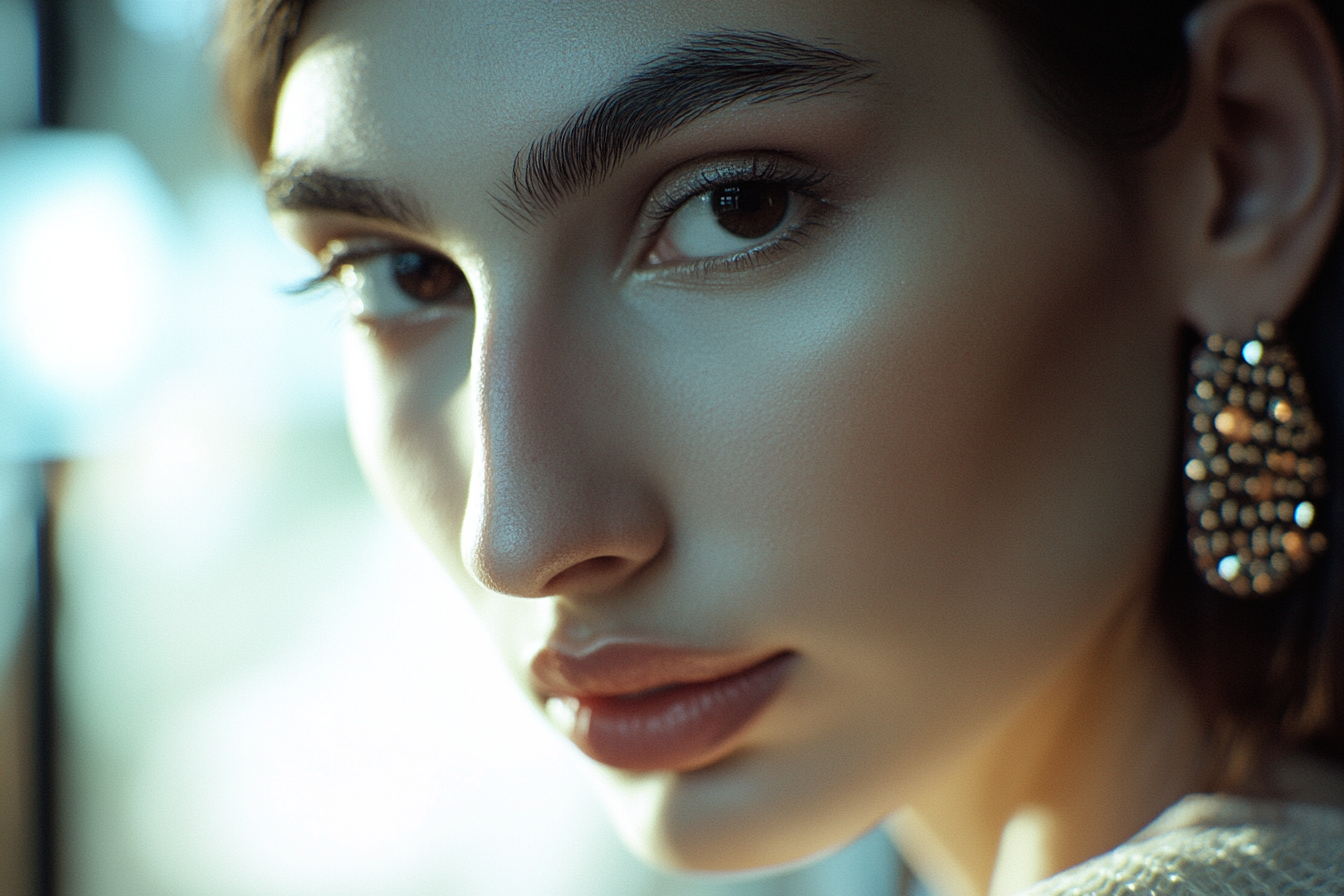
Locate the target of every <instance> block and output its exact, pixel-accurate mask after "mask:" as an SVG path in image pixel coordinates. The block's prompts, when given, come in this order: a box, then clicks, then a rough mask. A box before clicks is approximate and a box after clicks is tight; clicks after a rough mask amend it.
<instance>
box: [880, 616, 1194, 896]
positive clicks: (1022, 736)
mask: <svg viewBox="0 0 1344 896" xmlns="http://www.w3.org/2000/svg"><path fill="white" fill-rule="evenodd" d="M1124 603H1125V606H1126V609H1125V610H1124V611H1122V612H1121V613H1120V614H1119V615H1118V616H1117V617H1116V618H1115V619H1114V620H1112V622H1111V624H1110V625H1108V626H1105V627H1103V629H1102V630H1101V631H1099V632H1098V634H1097V636H1096V637H1095V638H1093V639H1092V640H1091V641H1089V642H1088V644H1087V645H1086V646H1085V649H1083V650H1081V651H1079V652H1078V654H1076V655H1075V656H1073V657H1071V658H1069V659H1068V660H1067V661H1066V662H1065V663H1064V664H1062V665H1061V667H1060V668H1059V669H1058V670H1056V671H1055V673H1054V674H1052V675H1051V676H1049V677H1048V680H1047V681H1046V682H1045V684H1044V686H1043V687H1042V688H1040V689H1039V690H1038V691H1037V692H1036V693H1035V694H1034V695H1033V697H1032V699H1030V700H1029V701H1027V702H1026V703H1025V704H1024V705H1022V706H1021V707H1020V708H1019V709H1018V711H1017V712H1015V713H1014V714H1012V715H1011V717H1009V718H1008V719H1007V721H1006V722H1005V723H1004V724H1002V725H999V726H998V727H997V728H996V729H995V730H994V731H993V733H992V734H991V735H990V736H989V737H987V738H986V739H985V740H984V741H983V742H982V743H980V744H979V745H977V746H976V747H975V748H974V749H972V750H971V751H969V752H968V754H967V755H965V756H964V757H962V758H960V759H959V760H958V761H956V762H954V763H952V764H951V765H950V767H949V768H948V770H947V772H946V773H944V774H942V775H940V776H938V779H937V780H936V781H935V782H934V783H933V785H932V786H930V787H929V788H928V789H927V790H925V791H924V792H922V793H921V794H920V795H919V797H918V798H917V799H915V800H914V801H912V802H911V804H910V805H909V806H908V807H907V808H906V809H904V810H902V811H901V812H900V813H899V814H898V815H897V816H895V817H893V819H892V821H891V824H890V826H891V829H892V833H893V835H894V836H895V838H896V839H897V840H898V841H899V842H900V845H901V850H902V852H903V854H904V855H905V856H906V857H907V858H908V859H909V860H910V862H911V864H912V865H913V866H914V867H915V868H916V869H917V870H918V871H919V872H920V874H921V876H922V877H924V879H925V880H927V881H928V882H929V883H930V885H932V886H933V887H934V889H935V890H936V891H937V892H939V893H940V894H946V896H983V894H986V893H988V894H990V896H1006V894H1009V893H1014V892H1017V891H1018V890H1020V889H1022V888H1024V887H1026V886H1029V885H1030V884H1032V883H1034V882H1036V881H1038V880H1041V879H1043V878H1045V877H1049V876H1050V875H1052V874H1054V873H1056V872H1058V871H1061V870H1063V869H1065V868H1068V867H1070V866H1072V865H1076V864H1078V863H1079V862H1081V861H1083V860H1085V859H1088V858H1091V857H1092V856H1095V855H1098V854H1100V853H1103V852H1106V851H1107V850H1109V849H1111V848H1113V847H1115V846H1117V845H1118V844H1120V843H1122V842H1124V841H1125V840H1127V839H1129V838H1130V837H1131V836H1133V835H1134V834H1135V833H1136V832H1138V831H1139V830H1140V829H1141V828H1143V827H1144V825H1146V824H1147V823H1148V822H1150V821H1152V819H1153V818H1155V817H1156V816H1157V815H1158V814H1160V813H1161V811H1162V810H1163V809H1165V808H1166V807H1167V806H1169V805H1170V804H1171V803H1173V802H1175V801H1176V800H1177V799H1179V798H1180V797H1181V796H1183V795H1185V794H1186V793H1189V792H1191V791H1193V790H1197V789H1199V788H1200V787H1201V785H1202V784H1203V782H1204V781H1205V780H1207V777H1208V772H1209V768H1210V754H1209V746H1208V743H1207V741H1206V739H1205V737H1204V732H1203V726H1202V725H1201V724H1200V721H1199V713H1198V710H1197V708H1196V707H1195V705H1194V703H1193V701H1192V699H1191V697H1190V695H1189V693H1188V690H1187V688H1186V687H1185V685H1184V683H1183V681H1182V680H1181V677H1180V675H1179V673H1178V672H1177V670H1176V669H1175V668H1174V667H1173V665H1172V663H1171V661H1170V659H1169V658H1168V656H1167V652H1166V649H1165V647H1164V645H1163V644H1162V643H1161V638H1160V636H1159V634H1158V632H1156V631H1155V630H1154V628H1153V626H1152V624H1151V623H1150V622H1149V620H1148V613H1147V604H1146V601H1143V600H1130V601H1126V602H1124Z"/></svg>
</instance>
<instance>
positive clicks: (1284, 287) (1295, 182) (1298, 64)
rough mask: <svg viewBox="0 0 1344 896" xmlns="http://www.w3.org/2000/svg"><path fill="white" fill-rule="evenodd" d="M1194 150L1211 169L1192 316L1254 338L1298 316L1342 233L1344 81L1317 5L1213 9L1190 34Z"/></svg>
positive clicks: (1252, 2)
mask: <svg viewBox="0 0 1344 896" xmlns="http://www.w3.org/2000/svg"><path fill="white" fill-rule="evenodd" d="M1188 31H1189V45H1190V56H1191V67H1190V87H1189V99H1188V106H1187V109H1186V114H1185V116H1184V118H1183V124H1182V127H1181V129H1190V130H1192V131H1193V134H1190V135H1188V136H1193V140H1190V141H1184V145H1185V146H1186V147H1188V148H1192V149H1194V150H1195V151H1196V152H1197V153H1199V154H1201V155H1202V156H1203V158H1204V161H1203V164H1202V165H1201V166H1199V167H1200V168H1202V170H1203V171H1204V172H1206V173H1207V175H1206V180H1205V186H1206V189H1203V190H1200V191H1199V194H1200V201H1201V203H1202V204H1203V208H1201V209H1200V214H1199V215H1198V216H1196V217H1193V218H1187V219H1186V220H1187V221H1188V222H1189V223H1190V225H1191V226H1192V227H1197V228H1198V232H1195V233H1191V234H1188V236H1189V237H1190V239H1189V241H1188V242H1187V246H1189V247H1190V249H1191V250H1192V256H1191V257H1190V258H1189V259H1188V261H1189V262H1191V264H1190V266H1189V268H1188V274H1189V280H1188V282H1187V289H1186V290H1185V296H1184V300H1185V309H1184V310H1185V313H1186V315H1187V317H1188V318H1189V320H1190V322H1191V323H1192V324H1194V325H1195V326H1196V327H1197V328H1198V329H1200V330H1202V331H1203V332H1220V333H1226V334H1228V335H1236V334H1241V335H1245V334H1249V333H1250V332H1251V331H1252V330H1253V328H1254V326H1255V323H1256V322H1257V321H1260V320H1277V319H1282V318H1283V317H1285V316H1287V315H1288V314H1289V313H1290V312H1291V311H1292V308H1293V306H1294V305H1295V303H1296V301H1297V299H1298V298H1299V297H1300V296H1301V295H1302V293H1303V292H1304V291H1305V289H1306V288H1307V286H1308V285H1309V283H1310V282H1311V279H1312V277H1313V275H1314V273H1315V271H1316V268H1317V266H1318V265H1319V263H1320V259H1321V257H1322V255H1323V254H1324V252H1325V250H1326V248H1327V247H1328V246H1329V244H1330V240H1331V238H1332V236H1333V235H1334V233H1335V229H1336V227H1337V226H1338V217H1339V205H1340V199H1341V180H1342V178H1344V149H1342V148H1341V144H1342V142H1344V79H1342V78H1341V73H1340V72H1341V69H1340V60H1339V55H1338V50H1337V48H1336V46H1335V43H1334V40H1333V38H1332V36H1331V33H1330V29H1329V26H1328V25H1327V24H1326V23H1325V22H1324V21H1323V20H1322V18H1321V15H1320V13H1319V12H1318V11H1317V9H1316V8H1315V6H1314V5H1313V4H1312V3H1311V2H1309V0H1212V2H1209V3H1206V4H1205V5H1204V6H1203V7H1202V8H1201V9H1199V10H1198V11H1196V12H1195V13H1194V14H1193V15H1192V17H1191V20H1190V23H1189V29H1188Z"/></svg>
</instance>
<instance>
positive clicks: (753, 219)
mask: <svg viewBox="0 0 1344 896" xmlns="http://www.w3.org/2000/svg"><path fill="white" fill-rule="evenodd" d="M709 203H710V207H711V208H712V209H713V210H714V217H715V219H717V220H718V222H719V226H720V227H722V228H723V229H724V230H726V231H728V232H729V233H731V234H732V235H733V236H739V237H742V238H743V239H748V240H754V239H760V238H761V237H763V236H766V235H768V234H769V233H770V232H771V231H772V230H774V229H775V228H776V227H778V226H779V225H780V223H781V222H782V221H783V220H784V215H785V213H786V212H787V211H788V209H789V191H788V189H787V188H786V187H785V186H784V185H783V184H770V183H755V184H751V183H748V184H734V185H732V186H728V187H719V188H718V189H716V190H715V191H714V192H712V193H711V194H710V196H709Z"/></svg>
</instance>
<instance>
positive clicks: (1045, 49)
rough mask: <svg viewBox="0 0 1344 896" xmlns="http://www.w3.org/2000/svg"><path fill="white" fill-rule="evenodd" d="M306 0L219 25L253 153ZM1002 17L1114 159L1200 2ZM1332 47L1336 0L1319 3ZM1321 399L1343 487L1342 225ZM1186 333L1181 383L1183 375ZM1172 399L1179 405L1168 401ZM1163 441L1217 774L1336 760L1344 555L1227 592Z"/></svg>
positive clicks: (1110, 5)
mask: <svg viewBox="0 0 1344 896" xmlns="http://www.w3.org/2000/svg"><path fill="white" fill-rule="evenodd" d="M309 2H312V0H236V2H232V3H231V4H230V9H229V13H228V15H227V17H226V23H225V28H224V31H223V34H222V37H223V41H224V50H225V75H224V85H225V99H226V102H227V104H228V108H229V111H230V114H231V116H232V119H233V123H234V127H235V129H236V131H237V132H238V134H239V135H240V136H241V137H242V139H243V142H244V143H245V144H246V146H247V147H248V149H249V150H250V151H251V153H252V157H253V159H255V160H256V162H257V164H259V165H260V164H262V163H263V162H264V161H265V160H266V158H267V156H268V151H269V144H270V139H271V128H272V122H273V118H274V110H275V102H276V97H277V93H278V91H279V84H280V80H281V75H282V72H283V67H284V64H285V54H286V49H287V47H288V44H289V42H290V41H291V40H292V39H293V37H294V35H295V34H296V33H297V32H298V26H299V22H300V19H301V17H302V15H303V12H304V9H305V8H306V6H307V5H308V4H309ZM972 2H974V3H975V4H976V5H978V6H980V7H981V8H983V9H984V10H985V11H986V13H987V14H988V15H990V16H991V17H992V18H993V19H994V21H995V22H996V23H997V24H998V26H999V30H1000V33H1001V34H1002V35H1003V37H1004V39H1005V41H1006V44H1007V49H1008V54H1009V56H1010V58H1011V59H1012V60H1013V62H1014V64H1015V65H1016V66H1017V68H1018V71H1019V74H1020V76H1021V78H1022V80H1023V82H1024V83H1025V84H1027V85H1028V86H1029V87H1030V88H1031V95H1032V96H1033V97H1034V100H1035V102H1036V103H1037V105H1038V108H1039V110H1040V113H1041V114H1042V115H1043V116H1044V117H1045V119H1046V120H1048V121H1050V122H1051V123H1052V124H1053V125H1054V126H1055V127H1056V128H1057V129H1058V130H1059V131H1060V132H1061V133H1063V134H1064V135H1066V136H1067V137H1068V138H1070V139H1072V140H1074V141H1076V142H1077V143H1078V144H1080V145H1082V146H1083V147H1085V148H1087V149H1089V150H1090V151H1093V152H1095V153H1099V154H1102V155H1105V156H1110V157H1113V158H1115V159H1116V160H1122V159H1124V158H1126V157H1132V155H1133V154H1134V153H1135V152H1137V151H1139V150H1142V149H1144V148H1147V147H1150V146H1152V145H1153V144H1155V143H1156V142H1158V141H1159V140H1160V139H1161V138H1162V137H1163V136H1165V135H1166V134H1167V133H1168V132H1169V131H1170V130H1171V129H1172V128H1173V127H1174V126H1175V124H1176V122H1177V120H1178V119H1179V118H1180V115H1181V113H1182V111H1183V109H1184V105H1185V97H1186V89H1187V82H1188V75H1189V56H1188V50H1187V44H1186V33H1185V25H1186V21H1187V19H1188V18H1189V16H1190V14H1191V12H1192V11H1193V10H1194V9H1195V8H1196V7H1198V6H1199V5H1200V3H1199V0H1088V2H1079V0H972ZM1317 8H1318V9H1319V10H1320V12H1321V13H1322V15H1323V16H1324V17H1325V19H1326V20H1327V22H1328V23H1329V25H1330V27H1331V29H1332V30H1333V33H1334V35H1335V38H1336V42H1337V44H1344V3H1340V2H1338V0H1317ZM1284 331H1285V333H1286V336H1287V338H1288V341H1289V343H1290V344H1291V345H1292V346H1293V347H1294V348H1295V350H1296V352H1297V355H1298V361H1299V363H1300V365H1301V368H1302V370H1303V373H1304V375H1305V376H1306V378H1307V382H1308V384H1309V387H1310V390H1311V392H1312V395H1313V398H1314V404H1315V408H1316V414H1317V419H1318V420H1319V422H1320V424H1321V427H1322V429H1323V431H1324V437H1325V449H1324V450H1325V453H1326V461H1327V464H1328V469H1330V470H1332V471H1334V475H1335V477H1336V479H1337V481H1339V482H1340V483H1341V486H1344V246H1342V245H1341V240H1340V234H1339V231H1337V232H1336V235H1335V239H1334V241H1333V243H1332V245H1331V246H1330V249H1329V251H1328V252H1327V254H1326V257H1325V259H1324V261H1323V263H1322V265H1321V267H1320V270H1319V271H1318V273H1317V276H1316V278H1315V280H1314V282H1313V283H1312V284H1311V286H1310V287H1309V288H1308V290H1307V292H1306V293H1305V294H1304V296H1303V298H1302V300H1301V301H1300V303H1299V304H1298V306H1297V308H1296V310H1295V311H1294V312H1293V313H1292V315H1291V316H1290V318H1289V319H1288V320H1287V321H1285V322H1284ZM1196 338H1197V337H1196V336H1195V335H1194V334H1193V333H1189V332H1187V333H1186V336H1185V340H1184V344H1183V345H1182V346H1181V347H1180V348H1181V351H1180V353H1179V357H1174V358H1173V359H1172V363H1173V365H1179V368H1180V371H1181V372H1180V374H1179V376H1178V377H1177V378H1176V381H1178V382H1181V383H1184V382H1185V373H1184V370H1185V365H1186V363H1187V358H1188V357H1189V349H1190V348H1191V347H1192V346H1193V345H1194V342H1195V339H1196ZM1172 404H1173V409H1174V410H1175V409H1178V408H1180V407H1181V405H1182V402H1181V401H1180V400H1179V399H1177V397H1176V396H1173V402H1172ZM1180 449H1181V445H1180V444H1179V442H1178V443H1177V444H1173V446H1172V463H1171V466H1170V469H1171V470H1172V479H1171V483H1170V488H1171V491H1172V499H1171V501H1170V502H1169V506H1170V507H1171V508H1172V514H1171V519H1170V521H1169V527H1170V536H1171V537H1170V545H1169V550H1168V552H1167V559H1166V563H1165V574H1164V576H1163V581H1162V586H1161V587H1160V588H1159V590H1158V594H1157V598H1156V604H1155V606H1154V608H1153V611H1154V613H1155V616H1156V618H1157V619H1158V620H1159V622H1160V624H1161V625H1162V627H1163V629H1164V631H1165V633H1166V635H1167V639H1168V642H1169V646H1170V649H1171V652H1172V655H1173V656H1174V657H1175V658H1176V659H1177V661H1178V663H1179V664H1180V666H1181V667H1182V668H1183V669H1184V671H1185V673H1186V674H1187V675H1188V677H1189V680H1190V682H1191V684H1192V686H1193V688H1194V691H1195V693H1196V695H1197V697H1198V699H1199V700H1200V702H1201V704H1202V706H1203V708H1204V711H1205V712H1206V714H1207V718H1208V722H1209V725H1210V729H1211V730H1212V731H1213V732H1214V734H1215V736H1216V737H1218V738H1219V739H1220V741H1221V746H1222V749H1223V750H1224V755H1225V762H1224V767H1223V768H1222V769H1221V771H1220V776H1221V777H1220V780H1218V781H1214V782H1210V783H1211V784H1213V785H1215V786H1217V785H1229V784H1244V783H1245V782H1243V781H1241V780H1240V779H1241V778H1242V777H1243V776H1244V775H1245V774H1246V773H1247V772H1248V771H1249V770H1250V769H1251V768H1252V767H1253V765H1254V764H1255V762H1256V761H1257V760H1258V759H1259V758H1260V757H1261V756H1263V755H1264V752H1265V751H1266V750H1273V749H1286V748H1289V747H1303V748H1307V749H1314V750H1317V751H1320V752H1322V753H1325V754H1326V755H1328V756H1330V757H1332V758H1334V759H1336V760H1344V551H1341V550H1336V549H1332V550H1329V551H1328V552H1327V553H1326V555H1325V556H1324V557H1323V558H1322V559H1321V560H1320V561H1318V562H1317V564H1316V566H1315V568H1314V569H1313V570H1312V571H1311V572H1310V573H1309V574H1307V575H1306V576H1304V577H1303V578H1302V579H1301V580H1300V581H1299V582H1298V583H1296V584H1295V585H1293V586H1292V587H1291V588H1289V589H1288V590H1287V591H1286V592H1284V593H1282V594H1280V595H1277V596H1275V597H1272V598H1269V599H1260V600H1256V599H1248V600H1242V599H1236V598H1230V597H1227V596H1226V595H1223V594H1222V593H1220V592H1217V591H1215V590H1213V589H1212V588H1210V587H1209V586H1208V585H1206V584H1205V583H1204V581H1203V580H1202V579H1201V578H1200V577H1199V576H1197V575H1196V574H1195V572H1194V570H1193V567H1192V564H1191V561H1190V558H1189V556H1188V549H1187V547H1186V534H1185V526H1186V523H1185V510H1184V507H1183V506H1182V501H1181V499H1180V488H1179V482H1178V477H1177V475H1176V471H1177V470H1178V458H1179V457H1180ZM1323 503H1324V504H1325V506H1324V507H1322V509H1321V514H1320V516H1321V520H1322V528H1323V529H1324V530H1325V531H1327V532H1329V533H1331V537H1332V544H1333V545H1335V546H1338V545H1340V544H1341V542H1342V541H1344V525H1342V524H1344V487H1337V488H1335V489H1333V490H1332V493H1331V497H1330V498H1329V499H1328V500H1327V501H1325V502H1323Z"/></svg>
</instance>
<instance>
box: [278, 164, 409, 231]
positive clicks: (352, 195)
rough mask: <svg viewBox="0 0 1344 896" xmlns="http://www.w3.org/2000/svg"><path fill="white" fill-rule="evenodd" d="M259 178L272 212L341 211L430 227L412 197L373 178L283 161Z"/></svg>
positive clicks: (397, 222) (404, 225) (406, 224)
mask: <svg viewBox="0 0 1344 896" xmlns="http://www.w3.org/2000/svg"><path fill="white" fill-rule="evenodd" d="M261 178H262V186H263V187H264V188H265V191H266V206H267V207H268V208H269V209H270V210H271V211H273V212H276V211H291V212H309V211H332V212H344V213H346V214H350V215H357V216H358V217H361V218H373V219H377V220H381V221H389V222H392V223H394V224H400V225H401V226H403V227H405V228H407V229H409V230H421V231H423V230H428V229H429V218H428V216H426V215H425V213H424V210H423V209H422V208H421V207H420V203H419V202H417V201H416V199H415V197H414V196H412V195H410V194H408V193H405V192H403V191H401V190H398V189H397V188H396V187H393V186H390V185H388V184H385V183H383V182H381V181H379V180H376V179H374V178H369V177H356V176H353V175H348V174H339V173H337V172H334V171H328V170H326V169H323V168H315V167H313V166H311V165H308V164H305V163H302V162H298V163H287V162H284V161H274V162H271V163H270V164H268V165H267V166H266V167H265V168H264V169H263V170H262V173H261Z"/></svg>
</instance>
